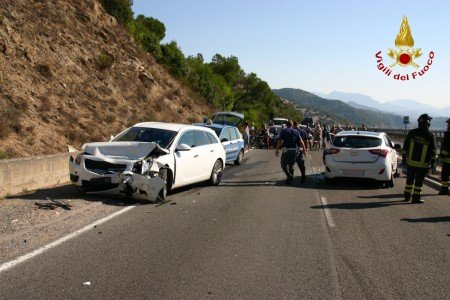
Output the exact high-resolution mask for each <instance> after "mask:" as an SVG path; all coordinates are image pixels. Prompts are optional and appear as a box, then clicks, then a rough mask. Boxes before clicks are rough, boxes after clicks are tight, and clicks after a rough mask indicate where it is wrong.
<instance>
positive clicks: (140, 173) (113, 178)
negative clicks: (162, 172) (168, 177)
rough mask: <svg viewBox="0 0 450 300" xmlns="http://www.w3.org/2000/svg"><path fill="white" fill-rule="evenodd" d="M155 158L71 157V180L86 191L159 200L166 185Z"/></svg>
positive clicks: (83, 155) (86, 155)
mask: <svg viewBox="0 0 450 300" xmlns="http://www.w3.org/2000/svg"><path fill="white" fill-rule="evenodd" d="M159 168H160V166H159V164H158V163H157V162H156V160H155V159H153V158H144V159H140V160H124V159H110V158H105V157H97V156H93V155H89V154H86V153H83V154H79V155H78V156H77V157H75V158H74V157H71V158H70V161H69V173H70V180H71V181H72V183H73V184H75V185H76V186H77V187H79V188H80V189H81V190H82V191H83V192H85V193H106V194H125V195H127V196H133V197H135V198H140V199H146V200H148V201H156V200H157V199H158V196H160V194H161V191H163V189H164V187H165V184H166V183H165V181H164V180H162V179H161V178H160V177H159Z"/></svg>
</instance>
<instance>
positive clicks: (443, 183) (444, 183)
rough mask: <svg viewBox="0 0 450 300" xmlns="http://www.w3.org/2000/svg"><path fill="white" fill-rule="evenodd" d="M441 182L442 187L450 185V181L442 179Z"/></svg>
mask: <svg viewBox="0 0 450 300" xmlns="http://www.w3.org/2000/svg"><path fill="white" fill-rule="evenodd" d="M441 184H442V187H447V188H448V186H449V182H448V181H442V182H441Z"/></svg>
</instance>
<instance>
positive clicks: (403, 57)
mask: <svg viewBox="0 0 450 300" xmlns="http://www.w3.org/2000/svg"><path fill="white" fill-rule="evenodd" d="M395 46H396V47H397V48H398V51H397V50H395V49H389V51H388V53H387V55H388V56H389V57H391V58H392V59H394V60H395V62H394V63H393V64H391V65H390V66H389V67H390V68H392V67H395V66H396V65H400V66H402V67H407V66H410V65H411V66H413V67H414V68H416V69H417V68H419V65H418V64H416V63H415V62H414V58H418V57H420V56H422V52H421V49H420V48H416V49H414V48H413V47H414V39H413V37H412V34H411V28H410V27H409V23H408V18H407V17H406V16H404V17H403V20H402V24H401V25H400V32H399V33H398V34H397V38H396V39H395Z"/></svg>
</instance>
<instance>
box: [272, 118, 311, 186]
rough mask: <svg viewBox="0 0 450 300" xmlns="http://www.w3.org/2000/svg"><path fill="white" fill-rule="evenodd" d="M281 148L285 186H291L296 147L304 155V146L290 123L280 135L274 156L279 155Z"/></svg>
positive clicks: (289, 122)
mask: <svg viewBox="0 0 450 300" xmlns="http://www.w3.org/2000/svg"><path fill="white" fill-rule="evenodd" d="M282 146H283V153H282V154H281V169H282V170H283V172H284V173H285V174H286V177H287V178H286V184H291V183H292V181H294V164H295V159H296V158H297V151H298V147H300V148H302V149H303V152H304V153H306V149H305V144H303V141H302V139H301V137H300V133H299V132H298V131H297V130H295V129H293V128H292V122H291V121H288V122H287V123H286V128H285V129H283V130H282V131H281V133H280V139H279V140H278V143H277V147H276V151H275V155H276V156H277V157H278V156H279V155H280V148H281V147H282Z"/></svg>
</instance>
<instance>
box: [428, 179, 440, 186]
mask: <svg viewBox="0 0 450 300" xmlns="http://www.w3.org/2000/svg"><path fill="white" fill-rule="evenodd" d="M425 181H429V182H431V183H432V184H435V185H439V186H440V185H441V183H440V182H437V181H436V180H433V179H431V178H429V177H425Z"/></svg>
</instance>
